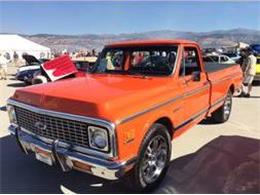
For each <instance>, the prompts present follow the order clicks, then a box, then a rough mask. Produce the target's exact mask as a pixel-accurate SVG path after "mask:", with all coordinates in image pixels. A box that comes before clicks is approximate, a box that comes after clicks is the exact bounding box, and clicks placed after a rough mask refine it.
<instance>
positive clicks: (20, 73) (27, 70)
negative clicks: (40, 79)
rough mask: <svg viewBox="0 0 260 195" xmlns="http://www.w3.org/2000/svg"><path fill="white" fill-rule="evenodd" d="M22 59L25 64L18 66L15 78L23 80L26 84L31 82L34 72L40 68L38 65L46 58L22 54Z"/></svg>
mask: <svg viewBox="0 0 260 195" xmlns="http://www.w3.org/2000/svg"><path fill="white" fill-rule="evenodd" d="M23 59H24V60H25V62H26V65H23V66H20V67H19V68H18V70H17V73H16V75H15V78H16V79H17V80H19V81H24V82H25V83H26V84H32V79H33V76H34V74H35V73H36V72H38V71H39V70H40V65H41V64H42V63H44V62H46V61H48V59H37V58H35V57H34V56H32V55H23Z"/></svg>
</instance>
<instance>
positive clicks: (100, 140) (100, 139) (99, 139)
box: [93, 132, 107, 149]
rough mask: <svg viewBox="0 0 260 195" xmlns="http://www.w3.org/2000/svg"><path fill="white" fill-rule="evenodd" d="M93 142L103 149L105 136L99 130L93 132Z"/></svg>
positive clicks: (105, 141)
mask: <svg viewBox="0 0 260 195" xmlns="http://www.w3.org/2000/svg"><path fill="white" fill-rule="evenodd" d="M93 142H94V144H95V145H96V146H97V147H98V148H100V149H103V148H105V147H106V146H107V140H106V137H105V136H104V134H101V133H100V132H96V133H94V137H93Z"/></svg>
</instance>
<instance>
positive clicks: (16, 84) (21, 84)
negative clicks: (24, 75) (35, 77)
mask: <svg viewBox="0 0 260 195" xmlns="http://www.w3.org/2000/svg"><path fill="white" fill-rule="evenodd" d="M6 86H8V87H26V86H27V85H26V84H25V83H11V84H7V85H6Z"/></svg>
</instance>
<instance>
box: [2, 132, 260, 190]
mask: <svg viewBox="0 0 260 195" xmlns="http://www.w3.org/2000/svg"><path fill="white" fill-rule="evenodd" d="M0 144H1V145H0V146H1V147H0V149H1V151H0V152H1V183H0V189H1V190H0V192H1V193H64V190H63V189H64V188H65V189H68V190H69V191H72V192H75V193H130V192H129V191H126V189H125V188H123V187H122V183H120V182H109V181H105V180H102V179H100V178H97V177H94V176H90V175H88V174H85V173H81V172H76V171H71V172H67V173H63V172H62V171H61V170H60V169H59V167H56V166H54V167H49V166H48V165H45V164H43V163H41V162H39V161H36V160H35V159H34V156H33V155H29V156H26V155H25V154H23V153H21V152H20V149H19V147H18V146H17V144H16V143H15V139H14V138H13V137H11V136H6V137H3V138H1V139H0ZM173 150H174V148H173ZM259 150H260V141H259V140H256V139H250V138H245V137H239V136H220V137H218V138H216V139H215V140H213V141H211V142H210V143H208V144H206V145H205V146H203V147H202V148H201V149H200V150H198V151H197V152H195V153H193V154H190V155H187V156H183V157H180V158H178V159H176V160H174V161H172V162H171V164H170V167H169V170H168V172H167V175H166V178H165V179H164V181H163V183H162V184H161V185H160V187H159V188H158V189H157V190H156V191H155V192H156V193H259V192H260V186H259V183H260V178H259V175H260V174H259V171H260V168H259V163H260V160H259V155H260V154H259ZM67 192H68V191H67Z"/></svg>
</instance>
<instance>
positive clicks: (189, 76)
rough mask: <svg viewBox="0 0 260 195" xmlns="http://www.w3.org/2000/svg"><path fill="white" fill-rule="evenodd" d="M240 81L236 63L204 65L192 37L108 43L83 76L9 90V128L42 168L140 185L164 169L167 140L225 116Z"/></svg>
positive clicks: (149, 182) (155, 178) (141, 187)
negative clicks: (59, 169)
mask: <svg viewBox="0 0 260 195" xmlns="http://www.w3.org/2000/svg"><path fill="white" fill-rule="evenodd" d="M241 81H242V72H241V70H240V67H239V65H236V64H233V65H230V64H229V65H226V64H212V63H210V64H208V65H207V64H205V63H204V62H203V60H202V55H201V49H200V47H199V46H198V44H197V43H196V42H192V41H187V40H144V41H127V42H119V43H114V44H110V45H107V46H105V48H104V49H103V51H102V53H101V54H100V56H99V58H98V60H97V62H96V64H95V65H94V66H93V68H92V69H91V70H90V72H89V73H86V75H85V76H83V77H78V78H71V79H66V80H61V81H55V82H52V83H47V84H39V85H35V86H29V87H25V88H22V89H18V90H16V92H15V94H14V95H13V96H12V97H10V98H9V100H8V104H7V109H8V113H9V118H10V123H11V124H10V127H9V130H10V132H11V133H12V134H13V135H15V137H16V139H17V142H18V144H19V146H20V147H21V149H22V151H23V152H25V153H26V154H28V153H33V154H34V155H35V156H36V159H38V160H40V161H43V162H45V163H47V164H49V165H53V164H54V163H57V164H59V165H60V166H61V168H62V170H63V171H68V170H71V169H76V170H79V171H83V172H86V173H90V174H92V175H95V176H98V177H102V178H106V179H109V180H116V179H119V178H125V179H126V180H127V182H126V183H128V184H131V185H133V186H134V189H135V190H147V189H151V188H153V187H155V186H156V185H158V184H159V183H160V181H161V180H162V179H163V177H164V175H165V173H166V171H167V166H168V163H169V161H170V156H171V140H172V139H175V138H177V137H178V136H180V135H181V134H182V133H184V132H185V131H186V130H188V129H190V128H191V127H192V126H194V125H196V124H198V123H199V122H200V121H201V120H203V119H205V118H207V117H212V118H213V119H214V120H215V121H216V122H217V123H223V122H225V121H227V120H228V118H229V116H230V112H231V105H232V94H233V93H234V92H235V91H236V90H237V89H239V88H240V85H241ZM220 128H221V127H220ZM194 139H196V137H194ZM175 150H178V148H176V149H175ZM173 152H174V150H173Z"/></svg>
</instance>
